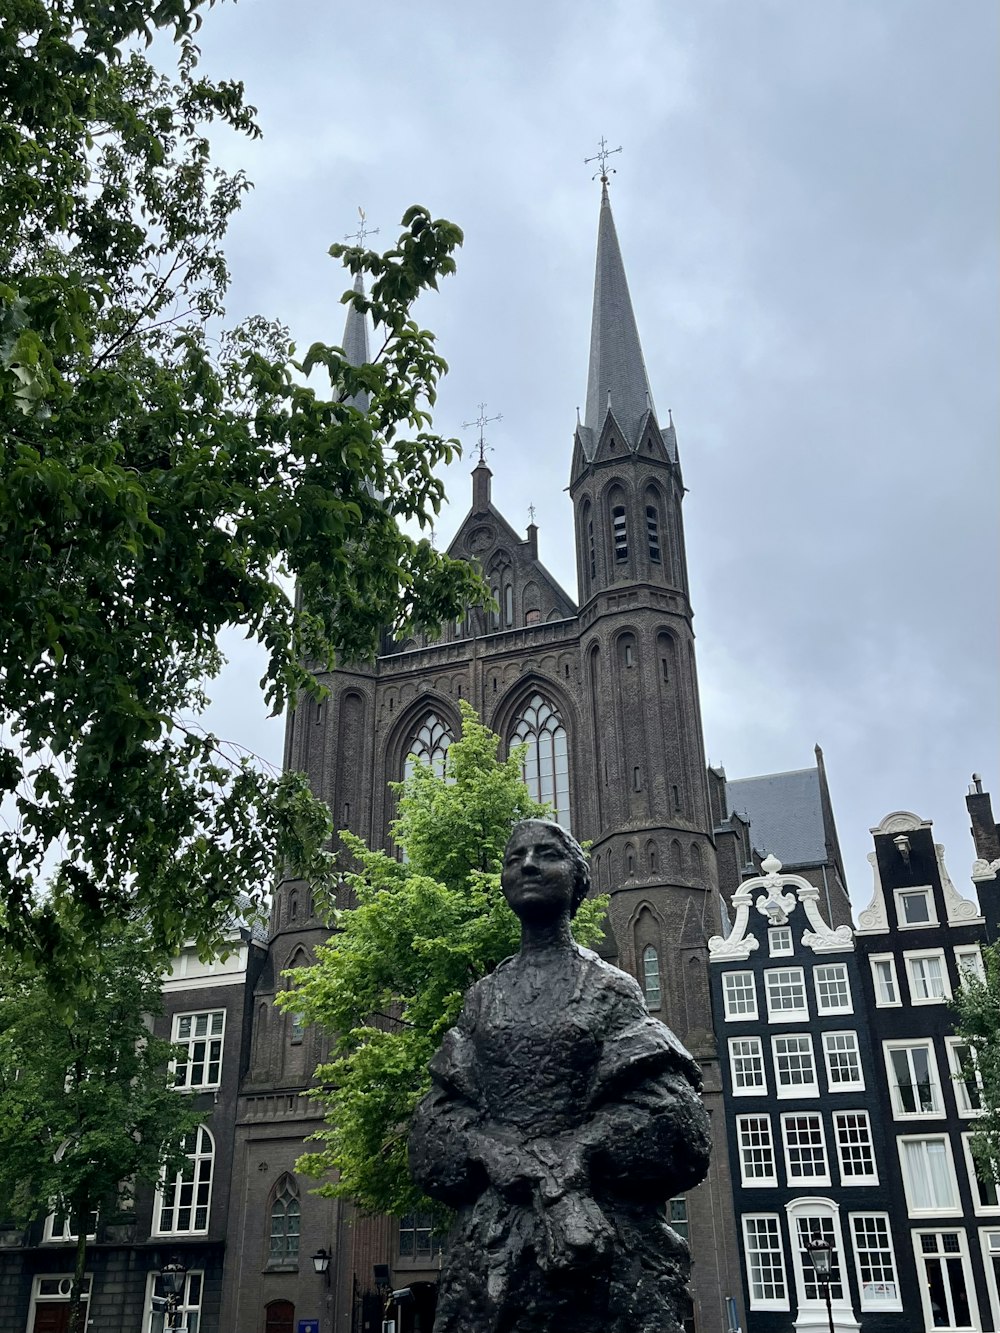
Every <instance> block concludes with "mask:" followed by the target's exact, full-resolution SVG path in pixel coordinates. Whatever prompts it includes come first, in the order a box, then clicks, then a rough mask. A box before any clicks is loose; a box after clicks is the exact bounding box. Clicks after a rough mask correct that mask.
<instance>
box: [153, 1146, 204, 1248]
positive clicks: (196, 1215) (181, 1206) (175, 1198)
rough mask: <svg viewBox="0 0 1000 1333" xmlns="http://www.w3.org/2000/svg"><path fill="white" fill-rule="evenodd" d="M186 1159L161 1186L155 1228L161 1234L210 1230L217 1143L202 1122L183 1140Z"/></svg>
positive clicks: (193, 1232)
mask: <svg viewBox="0 0 1000 1333" xmlns="http://www.w3.org/2000/svg"><path fill="white" fill-rule="evenodd" d="M184 1147H185V1150H186V1153H187V1160H186V1161H185V1163H184V1166H183V1167H182V1168H181V1169H180V1171H178V1172H177V1174H176V1175H175V1176H174V1177H173V1179H172V1180H165V1181H163V1183H162V1184H161V1186H160V1189H159V1198H158V1204H159V1210H158V1219H157V1226H156V1229H157V1231H158V1232H159V1233H160V1234H161V1235H177V1234H179V1233H182V1232H185V1233H191V1234H196V1233H201V1232H205V1231H207V1230H208V1215H209V1204H210V1203H211V1201H212V1163H213V1159H214V1155H215V1144H214V1141H213V1139H212V1135H211V1132H210V1131H209V1130H208V1129H207V1128H206V1127H205V1126H204V1125H199V1126H198V1128H197V1129H196V1130H195V1131H194V1133H193V1134H189V1135H188V1137H187V1139H186V1140H185V1144H184Z"/></svg>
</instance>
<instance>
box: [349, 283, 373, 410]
mask: <svg viewBox="0 0 1000 1333" xmlns="http://www.w3.org/2000/svg"><path fill="white" fill-rule="evenodd" d="M354 290H355V292H357V294H358V295H359V296H364V294H365V283H364V279H363V278H362V276H361V274H360V273H358V274H357V275H356V276H355V279H354ZM343 348H344V355H345V356H346V357H347V360H348V362H349V363H350V365H352V366H363V365H364V364H365V362H367V361H369V360H371V357H370V354H369V351H368V317H367V315H363V314H362V313H361V311H360V310H356V309H355V306H354V302H353V301H352V302H351V304H350V305H349V306H348V307H347V320H346V322H345V324H344V342H343ZM345 401H346V402H347V403H349V404H350V406H351V407H356V408H357V409H358V411H359V412H367V411H368V395H367V393H356V394H353V395H352V396H351V397H350V398H347V399H345Z"/></svg>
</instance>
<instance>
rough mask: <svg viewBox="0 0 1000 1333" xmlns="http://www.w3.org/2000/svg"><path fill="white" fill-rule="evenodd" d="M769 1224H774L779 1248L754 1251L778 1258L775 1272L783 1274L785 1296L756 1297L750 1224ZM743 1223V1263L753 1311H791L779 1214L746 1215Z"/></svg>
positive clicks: (774, 1234)
mask: <svg viewBox="0 0 1000 1333" xmlns="http://www.w3.org/2000/svg"><path fill="white" fill-rule="evenodd" d="M752 1222H768V1223H771V1222H773V1223H774V1228H773V1233H772V1234H773V1236H774V1238H775V1239H776V1240H777V1242H778V1243H777V1246H776V1247H775V1248H773V1249H767V1250H754V1251H753V1253H754V1254H769V1255H776V1256H777V1264H776V1266H775V1271H776V1272H780V1274H781V1285H782V1287H783V1288H784V1291H785V1294H784V1296H755V1295H754V1279H753V1267H752V1265H751V1263H750V1254H751V1251H750V1245H749V1240H750V1236H749V1226H748V1224H749V1223H752ZM742 1223H743V1228H742V1229H743V1263H744V1265H745V1268H746V1275H747V1291H748V1292H749V1295H750V1309H751V1310H787V1309H789V1297H788V1267H787V1265H786V1263H785V1244H784V1239H783V1237H782V1234H781V1218H780V1217H779V1216H778V1214H777V1213H744V1214H743V1217H742ZM769 1230H770V1228H769Z"/></svg>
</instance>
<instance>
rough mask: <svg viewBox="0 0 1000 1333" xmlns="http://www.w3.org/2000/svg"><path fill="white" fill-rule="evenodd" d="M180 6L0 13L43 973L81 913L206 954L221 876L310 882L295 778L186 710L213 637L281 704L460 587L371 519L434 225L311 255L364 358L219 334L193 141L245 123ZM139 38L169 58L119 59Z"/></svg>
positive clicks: (410, 491)
mask: <svg viewBox="0 0 1000 1333" xmlns="http://www.w3.org/2000/svg"><path fill="white" fill-rule="evenodd" d="M206 8H207V5H206V3H205V0H158V2H156V0H110V2H109V3H103V4H94V3H93V2H92V0H14V2H13V3H8V4H6V5H5V7H4V9H5V13H4V22H3V24H2V25H0V699H2V707H3V711H4V718H3V719H2V721H3V722H4V724H5V725H4V727H3V730H2V731H0V801H3V802H4V806H5V813H7V811H9V812H10V814H11V816H12V820H11V822H10V823H9V824H8V827H7V829H6V830H4V831H0V943H3V942H5V943H6V944H7V945H8V946H9V947H13V948H15V949H16V950H18V951H19V952H20V954H21V955H22V957H24V958H26V959H28V958H33V959H34V960H35V962H36V964H37V965H38V966H45V967H46V968H47V969H48V970H49V971H50V973H51V974H52V975H57V974H58V975H59V976H60V977H61V982H62V985H63V987H64V989H66V990H70V989H72V988H74V987H79V986H83V987H84V988H85V987H86V978H87V977H88V976H89V975H90V973H89V971H88V969H86V968H80V967H78V965H77V964H78V960H79V953H80V950H81V949H84V948H87V947H89V946H88V941H90V942H91V943H92V942H93V940H94V939H95V938H96V937H97V934H98V932H99V929H100V923H101V922H102V921H104V920H107V919H109V918H117V919H121V920H124V919H126V918H127V917H128V915H129V914H130V913H132V912H134V911H135V910H137V909H138V910H141V911H142V912H143V913H144V914H145V915H146V919H147V920H148V921H149V923H150V928H151V930H152V933H153V936H154V938H155V940H156V942H157V944H158V945H162V946H164V947H176V946H177V945H178V944H179V942H180V941H181V940H182V939H183V938H184V937H185V936H192V935H193V936H195V937H196V938H198V939H199V941H200V942H201V943H202V944H203V945H204V946H205V947H206V948H209V947H211V941H212V939H213V935H214V931H215V928H216V925H217V923H218V921H219V920H220V919H221V917H222V916H223V915H224V912H225V909H226V907H227V905H228V904H229V903H230V902H231V899H232V896H233V893H234V890H235V888H240V889H248V890H249V891H250V892H256V893H258V894H260V893H262V892H263V886H264V885H265V884H266V883H267V882H268V880H269V879H270V876H271V874H272V873H273V870H274V867H275V864H276V863H285V864H287V865H289V867H290V868H291V869H292V870H294V871H295V872H297V873H302V874H308V875H309V876H310V877H312V878H313V879H314V880H317V881H322V880H323V877H324V875H325V874H326V873H327V872H328V869H329V862H328V858H327V857H326V855H325V853H324V850H323V849H324V846H325V842H326V839H327V838H328V835H329V832H330V830H329V822H328V817H327V813H326V811H325V809H324V808H323V807H322V806H321V805H320V803H319V802H317V801H315V800H314V799H313V798H312V797H311V795H310V793H309V791H308V788H307V785H306V783H305V782H304V780H303V779H302V778H301V777H300V776H299V775H294V774H288V775H285V776H283V777H277V776H274V775H268V774H265V773H263V772H261V770H260V766H259V765H257V764H255V763H253V762H251V761H250V760H249V759H244V760H243V761H231V760H230V759H229V758H228V757H227V756H228V754H229V751H228V750H227V749H226V748H225V747H221V746H220V745H219V743H218V742H217V740H216V739H215V738H214V737H212V736H206V735H205V734H203V732H202V730H201V729H200V728H199V727H198V726H197V724H196V723H195V722H193V721H192V720H191V718H192V716H193V715H196V714H197V712H198V711H199V709H200V708H201V707H202V706H203V704H204V696H203V693H202V687H201V684H200V683H201V682H203V681H205V680H206V679H210V678H211V677H213V676H214V675H215V674H217V672H218V671H219V669H220V667H221V665H222V659H221V657H220V654H219V650H218V647H217V641H218V634H219V632H220V631H222V630H224V629H226V628H230V627H235V628H238V629H239V630H240V631H242V632H243V633H244V634H245V635H246V637H247V638H249V639H251V640H255V641H256V642H258V643H259V644H261V645H263V646H264V648H265V650H266V652H267V668H266V672H265V675H264V678H263V681H262V686H263V688H264V691H265V694H266V697H267V700H268V701H269V703H270V705H271V706H272V707H273V709H274V710H275V711H278V710H280V709H281V708H282V707H283V706H284V705H285V704H286V702H287V701H289V700H294V699H296V698H297V697H298V696H299V695H300V693H301V692H302V691H311V692H313V693H317V692H318V686H317V685H316V681H315V678H314V675H313V671H314V669H317V668H328V667H330V666H331V665H332V664H333V662H334V661H335V660H336V659H337V658H351V659H356V660H362V659H366V658H370V657H371V656H372V655H373V654H374V653H375V652H376V651H377V649H378V645H379V641H380V637H381V635H382V634H383V632H384V631H385V630H386V629H389V630H390V631H397V632H400V633H403V632H408V630H409V627H410V626H412V625H414V624H419V625H423V626H427V627H433V626H436V625H438V624H440V623H442V622H443V621H445V620H446V619H448V618H450V617H453V616H454V615H455V614H457V613H459V612H460V611H461V610H462V608H463V606H465V605H467V604H468V603H469V602H470V601H475V600H480V599H482V598H483V597H484V596H486V594H485V591H484V588H483V585H482V583H481V581H480V580H479V579H478V576H477V575H476V574H475V572H474V571H473V570H472V569H471V568H470V567H469V566H468V565H467V564H463V563H462V562H456V561H452V560H449V559H448V558H447V557H445V556H443V555H441V554H440V553H438V552H436V551H435V550H434V549H433V546H432V545H431V543H430V542H429V541H427V540H423V539H421V540H418V539H415V538H413V537H410V536H409V535H407V534H406V533H404V532H403V530H402V528H401V526H400V525H401V523H403V522H406V521H412V520H415V521H416V522H417V523H418V524H419V525H421V526H426V525H427V524H428V523H430V521H431V520H432V517H433V515H434V514H435V513H436V512H437V510H438V508H439V506H440V503H441V500H442V488H441V483H440V481H439V480H438V479H437V477H436V476H435V473H434V469H435V467H436V465H437V464H438V463H440V462H442V461H446V460H448V459H450V458H451V457H452V456H453V453H454V450H455V449H456V447H457V445H456V443H455V442H454V441H449V440H445V439H443V438H441V437H440V436H438V435H436V434H434V433H433V431H432V429H431V424H430V418H429V415H428V413H429V408H430V407H431V406H432V404H433V402H434V398H435V392H436V383H437V380H438V377H439V376H440V374H441V373H442V372H443V371H444V369H445V366H444V362H443V360H442V359H441V357H440V356H439V355H438V353H437V352H436V350H435V347H434V339H433V336H432V335H431V334H430V333H429V332H427V331H426V330H424V329H422V328H421V327H420V326H419V325H418V324H417V323H416V322H415V321H414V320H413V318H412V316H411V306H412V304H413V302H414V300H415V299H416V298H417V296H418V295H419V294H420V293H421V292H422V291H423V290H425V289H426V288H427V287H434V286H436V284H437V279H438V277H439V276H441V275H443V274H447V273H451V272H452V271H453V270H454V266H455V265H454V258H453V252H454V250H455V248H456V247H457V246H458V245H459V244H460V243H461V239H462V237H461V232H460V231H459V229H458V228H457V227H455V226H454V225H453V224H451V223H448V222H446V221H434V220H433V219H432V217H431V215H430V214H429V213H428V212H427V210H426V209H423V208H421V207H414V208H411V209H410V210H409V211H408V212H407V213H406V215H405V216H404V218H403V224H402V232H401V234H400V237H399V240H398V242H397V244H396V245H395V246H394V247H392V248H391V249H390V250H389V251H387V252H386V253H385V254H383V255H378V254H375V253H372V252H369V251H367V250H364V249H361V248H357V247H355V248H346V247H343V246H333V247H332V249H331V253H332V254H333V255H334V256H335V257H338V258H343V259H344V261H345V262H346V264H347V266H348V268H349V269H350V271H351V273H354V274H357V273H365V274H367V275H368V276H369V279H370V291H371V295H370V297H364V296H362V295H360V294H357V293H354V292H349V293H347V294H346V295H345V298H344V299H345V300H350V301H353V302H354V303H355V305H356V306H357V308H358V309H360V310H363V311H366V312H368V313H369V314H370V315H371V317H372V319H373V321H374V324H375V327H376V330H377V332H378V334H379V338H380V342H381V345H380V349H379V351H378V354H377V356H376V357H375V359H374V361H373V363H372V364H370V365H366V366H362V367H352V366H350V365H348V364H347V362H346V361H345V359H344V356H343V354H342V352H341V350H340V349H339V348H338V347H335V346H331V345H327V344H323V343H319V344H316V345H315V346H313V347H312V348H310V349H309V351H308V352H307V353H306V355H305V356H304V357H302V358H301V359H298V360H297V359H296V357H295V351H294V347H293V346H292V345H291V344H290V342H289V340H288V335H287V333H286V331H285V330H284V329H283V328H282V327H281V326H280V325H277V324H272V323H268V322H267V321H266V320H264V319H261V318H253V319H250V320H248V321H246V322H245V323H243V324H242V325H240V326H239V327H236V328H229V327H227V326H226V325H225V323H224V320H223V316H224V308H223V302H224V297H225V291H226V287H227V283H228V277H229V275H228V271H227V267H226V262H225V258H224V255H223V252H222V249H221V243H222V240H223V237H224V234H225V231H226V227H227V225H228V222H229V220H230V218H231V217H232V215H233V213H234V212H235V210H236V209H237V208H238V207H239V205H240V202H241V200H242V198H243V197H244V194H245V192H246V190H247V189H248V188H249V183H248V181H247V180H246V178H245V176H244V175H243V173H242V172H239V171H237V172H226V171H223V170H222V169H221V168H219V167H217V166H214V165H213V163H212V160H211V155H210V148H209V137H208V136H209V132H210V131H211V130H213V127H215V128H216V129H217V128H218V127H220V126H221V127H229V128H230V129H231V130H233V131H234V132H236V133H238V134H241V135H245V136H249V137H255V136H256V135H257V134H258V133H259V131H258V128H257V125H256V121H255V113H254V109H253V108H252V107H250V106H249V105H247V103H246V101H245V97H244V90H243V87H242V85H241V84H240V83H238V82H234V81H220V82H212V81H210V80H208V79H206V78H204V77H203V76H202V75H201V73H200V72H199V69H198V48H197V46H196V45H195V43H194V40H193V38H194V34H195V33H196V31H197V28H198V26H199V25H200V23H201V19H202V13H203V11H204V10H205V9H206ZM157 33H159V35H160V39H161V40H160V42H159V43H158V47H157V49H160V48H162V47H165V48H166V49H167V50H169V51H172V52H173V53H174V55H175V56H176V68H174V69H173V70H171V71H170V72H169V73H167V74H165V73H162V72H160V71H159V70H157V69H156V68H155V67H154V65H153V64H152V63H151V61H150V60H149V59H148V57H147V56H146V55H145V54H144V53H143V52H142V51H141V50H139V49H137V48H138V44H139V43H138V41H137V39H140V40H142V39H144V40H145V41H146V42H147V43H148V42H149V41H150V40H151V39H152V37H153V36H154V35H156V34H157ZM164 39H170V40H164ZM171 42H172V45H171ZM338 322H339V321H338ZM311 378H317V379H321V382H320V383H319V385H318V386H317V387H313V386H312V384H311V383H310V382H308V381H310V379H311ZM358 395H368V400H369V402H370V407H369V408H368V410H366V411H363V410H359V408H358V407H357V406H356V405H355V404H356V403H357V402H358V401H359V398H358ZM293 585H294V586H295V587H296V588H297V594H296V596H295V597H293V596H291V595H290V593H289V591H288V589H289V588H290V587H292V586H293ZM46 883H47V886H48V887H47V889H45V890H44V891H43V886H45V885H46ZM61 903H72V904H73V906H74V910H73V911H72V912H63V911H60V904H61Z"/></svg>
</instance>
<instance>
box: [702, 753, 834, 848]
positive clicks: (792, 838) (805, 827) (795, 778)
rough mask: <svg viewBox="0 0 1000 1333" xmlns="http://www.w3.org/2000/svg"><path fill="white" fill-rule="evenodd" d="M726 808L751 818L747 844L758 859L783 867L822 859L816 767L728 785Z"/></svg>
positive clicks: (823, 841)
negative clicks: (766, 858)
mask: <svg viewBox="0 0 1000 1333" xmlns="http://www.w3.org/2000/svg"><path fill="white" fill-rule="evenodd" d="M726 809H727V810H728V812H729V814H733V813H736V814H740V815H742V816H743V817H744V818H745V819H749V821H750V841H751V842H752V843H753V846H754V850H755V851H758V852H760V854H761V855H762V856H767V855H773V856H776V857H777V858H778V860H779V861H780V862H781V863H782V865H783V866H786V867H787V866H794V865H818V864H820V863H821V862H823V861H826V859H827V850H826V833H825V830H824V827H823V804H822V800H821V797H820V785H819V769H818V768H799V769H795V770H794V771H793V772H791V773H765V774H762V775H761V776H760V777H756V778H737V779H736V780H735V781H734V782H729V781H727V782H726Z"/></svg>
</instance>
